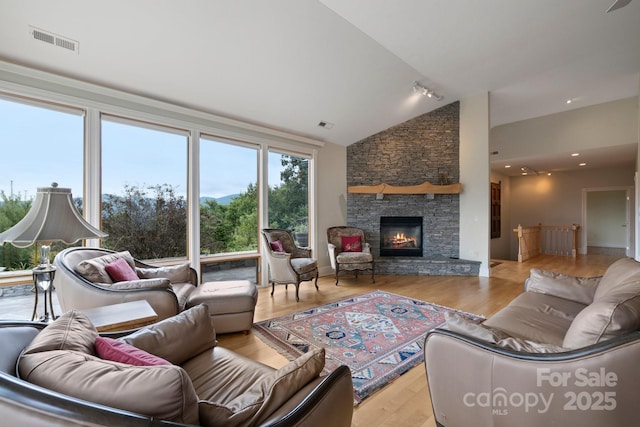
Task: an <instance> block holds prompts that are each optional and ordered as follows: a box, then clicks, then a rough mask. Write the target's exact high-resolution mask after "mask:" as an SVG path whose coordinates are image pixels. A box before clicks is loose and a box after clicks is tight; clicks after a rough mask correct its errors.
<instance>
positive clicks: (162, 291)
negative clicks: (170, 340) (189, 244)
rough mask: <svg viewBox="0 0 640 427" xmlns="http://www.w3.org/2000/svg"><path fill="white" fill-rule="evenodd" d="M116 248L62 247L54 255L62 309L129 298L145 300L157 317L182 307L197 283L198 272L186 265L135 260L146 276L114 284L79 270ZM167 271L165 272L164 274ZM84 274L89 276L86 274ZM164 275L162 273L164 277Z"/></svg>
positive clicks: (90, 306) (83, 307)
mask: <svg viewBox="0 0 640 427" xmlns="http://www.w3.org/2000/svg"><path fill="white" fill-rule="evenodd" d="M116 253H117V252H115V251H111V250H108V249H98V248H86V247H73V248H68V249H65V250H63V251H61V252H60V253H59V254H58V255H57V256H56V257H55V259H54V261H53V265H54V266H55V267H56V269H57V271H56V276H55V280H54V286H55V289H56V294H57V296H58V300H59V301H60V307H61V308H62V310H63V311H65V312H66V311H69V310H71V309H74V308H75V309H78V310H82V309H88V308H94V307H100V306H105V305H111V304H119V303H123V302H129V301H137V300H147V301H148V302H149V304H150V305H151V307H152V308H153V309H154V311H155V312H156V314H157V315H158V320H162V319H166V318H168V317H171V316H174V315H176V314H178V313H180V312H181V311H182V310H184V309H185V307H186V303H187V300H188V298H189V295H190V294H191V292H192V291H193V290H194V289H195V287H196V286H197V285H198V278H197V273H196V272H195V270H193V269H192V268H190V267H188V266H187V265H182V266H178V267H175V268H167V267H157V266H152V265H149V264H145V263H143V262H141V261H139V260H136V259H134V258H132V257H130V255H129V256H128V257H127V259H129V258H130V261H129V262H131V263H133V264H134V266H135V267H137V268H138V269H139V271H141V272H142V275H143V276H145V275H146V276H147V277H149V278H148V279H140V280H139V281H129V282H121V283H116V284H114V283H113V282H112V281H111V280H110V279H109V278H108V276H107V277H104V274H103V275H102V276H103V277H102V278H100V275H99V274H98V275H94V276H93V277H94V279H95V280H88V279H87V278H86V277H84V276H83V275H81V274H79V272H78V266H79V265H80V264H81V263H83V262H85V264H86V262H90V260H94V259H96V258H100V257H109V256H112V255H114V254H116ZM165 273H166V274H165ZM86 276H87V277H92V276H90V275H88V274H87V275H86ZM163 276H165V277H164V278H163Z"/></svg>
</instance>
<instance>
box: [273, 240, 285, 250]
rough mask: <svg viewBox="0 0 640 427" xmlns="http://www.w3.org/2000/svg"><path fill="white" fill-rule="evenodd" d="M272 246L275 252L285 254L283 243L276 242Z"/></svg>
mask: <svg viewBox="0 0 640 427" xmlns="http://www.w3.org/2000/svg"><path fill="white" fill-rule="evenodd" d="M270 245H271V249H273V251H274V252H285V250H284V246H283V245H282V242H281V241H280V240H274V241H273V242H271V243H270Z"/></svg>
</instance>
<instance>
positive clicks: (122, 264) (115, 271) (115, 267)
mask: <svg viewBox="0 0 640 427" xmlns="http://www.w3.org/2000/svg"><path fill="white" fill-rule="evenodd" d="M104 269H105V270H106V271H107V274H108V275H109V277H111V280H113V281H114V282H126V281H127V280H138V275H137V274H136V272H135V271H133V268H131V266H130V265H129V263H128V262H127V261H126V260H125V259H124V258H118V259H117V260H115V261H113V262H111V263H109V264H107V265H105V266H104Z"/></svg>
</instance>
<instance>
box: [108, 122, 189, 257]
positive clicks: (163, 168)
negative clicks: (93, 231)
mask: <svg viewBox="0 0 640 427" xmlns="http://www.w3.org/2000/svg"><path fill="white" fill-rule="evenodd" d="M101 127H102V230H103V231H104V232H106V233H108V234H109V237H107V238H106V239H105V240H104V241H103V246H104V247H106V248H108V249H113V250H127V251H129V252H130V253H131V254H132V255H133V256H134V257H135V258H138V259H145V260H150V259H159V258H184V257H186V256H187V139H188V138H187V133H186V132H185V131H180V130H175V129H171V128H164V127H160V126H157V125H149V124H146V123H139V122H134V121H130V120H124V119H120V118H117V117H111V116H103V118H102V124H101Z"/></svg>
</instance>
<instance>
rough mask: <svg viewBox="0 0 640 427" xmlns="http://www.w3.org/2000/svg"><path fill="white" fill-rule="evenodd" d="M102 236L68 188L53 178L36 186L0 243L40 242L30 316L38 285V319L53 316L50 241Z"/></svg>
mask: <svg viewBox="0 0 640 427" xmlns="http://www.w3.org/2000/svg"><path fill="white" fill-rule="evenodd" d="M104 237H107V234H106V233H103V232H102V231H100V230H98V229H97V228H95V227H93V226H92V225H91V224H89V223H88V222H87V221H86V220H85V219H84V218H83V217H82V215H80V212H78V210H77V209H76V207H75V206H74V204H73V198H72V196H71V189H70V188H58V184H57V183H55V182H54V183H53V184H51V187H38V191H37V193H36V198H35V199H34V201H33V203H32V205H31V209H30V210H29V212H27V214H26V215H25V216H24V218H22V220H20V222H18V223H17V224H16V225H14V226H13V227H11V228H10V229H8V230H6V231H4V232H2V233H0V244H4V243H5V242H8V243H11V244H12V245H13V246H15V247H17V248H27V247H29V246H31V245H33V244H34V243H36V242H38V243H40V252H39V254H40V264H39V265H38V266H37V267H36V268H34V269H33V270H32V272H33V281H34V284H35V286H36V289H35V292H36V297H35V305H34V307H33V316H32V320H36V309H37V306H38V289H41V290H42V291H43V292H44V299H45V301H44V316H42V317H40V319H39V320H40V321H43V322H50V321H52V320H54V319H55V315H54V313H53V304H52V301H51V291H52V289H51V285H52V284H53V279H54V276H55V271H56V268H55V267H54V266H52V265H51V261H50V260H49V254H50V251H51V242H64V243H66V244H68V245H70V244H73V243H75V242H77V241H78V240H81V239H95V238H104ZM47 297H48V301H47Z"/></svg>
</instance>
